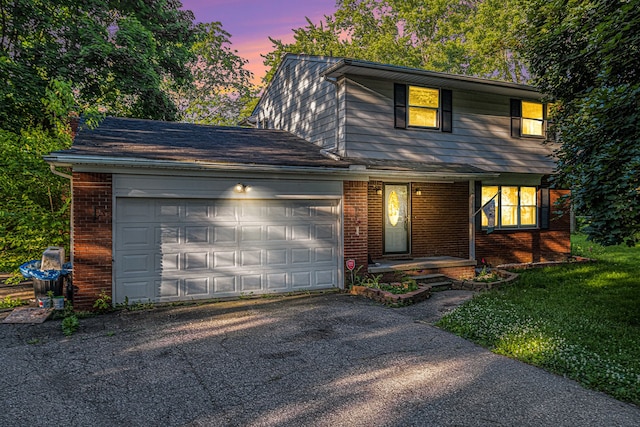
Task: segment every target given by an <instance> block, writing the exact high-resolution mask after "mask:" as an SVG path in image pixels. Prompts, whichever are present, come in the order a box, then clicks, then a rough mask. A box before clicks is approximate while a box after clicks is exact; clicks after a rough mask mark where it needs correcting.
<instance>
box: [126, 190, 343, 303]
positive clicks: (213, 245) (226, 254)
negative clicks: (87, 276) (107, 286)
mask: <svg viewBox="0 0 640 427" xmlns="http://www.w3.org/2000/svg"><path fill="white" fill-rule="evenodd" d="M116 212H117V213H116V234H115V237H116V241H115V249H116V251H115V253H116V257H115V266H114V270H115V278H116V285H115V298H114V300H115V302H117V303H121V302H123V301H124V300H125V297H126V298H127V299H128V301H130V302H135V301H147V300H151V301H153V302H168V301H177V300H191V299H201V298H216V297H227V296H242V295H251V294H264V293H275V292H289V291H298V290H314V289H326V288H331V287H335V286H337V285H338V264H339V263H338V254H339V238H338V225H339V214H338V212H339V211H338V201H337V200H287V201H282V200H198V199H186V200H185V199H144V198H118V199H117V202H116Z"/></svg>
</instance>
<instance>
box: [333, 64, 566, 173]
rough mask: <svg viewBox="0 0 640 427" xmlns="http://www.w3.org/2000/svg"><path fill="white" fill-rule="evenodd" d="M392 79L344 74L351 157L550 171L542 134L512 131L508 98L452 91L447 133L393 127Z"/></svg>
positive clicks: (347, 151) (551, 164)
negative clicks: (522, 134)
mask: <svg viewBox="0 0 640 427" xmlns="http://www.w3.org/2000/svg"><path fill="white" fill-rule="evenodd" d="M393 84H394V82H392V81H388V80H381V79H373V78H365V77H362V76H348V77H347V78H346V79H345V80H344V86H345V92H346V94H345V117H346V120H345V125H344V126H345V128H344V131H343V132H344V135H345V149H344V153H343V155H345V156H346V157H350V158H374V159H390V160H406V161H416V162H426V163H456V164H469V165H473V166H477V167H480V168H482V169H484V170H487V171H490V172H514V173H542V174H547V173H551V172H552V171H553V169H554V167H555V163H554V160H553V158H552V157H551V155H552V149H551V147H550V146H548V145H544V144H543V142H544V140H543V139H541V138H526V137H512V136H511V116H510V110H509V108H510V98H509V97H508V96H504V95H496V94H492V93H490V92H486V93H480V92H470V91H462V90H453V91H452V94H453V126H452V132H451V133H447V132H441V131H440V130H435V129H423V128H408V129H396V128H394V100H393V96H394V94H393Z"/></svg>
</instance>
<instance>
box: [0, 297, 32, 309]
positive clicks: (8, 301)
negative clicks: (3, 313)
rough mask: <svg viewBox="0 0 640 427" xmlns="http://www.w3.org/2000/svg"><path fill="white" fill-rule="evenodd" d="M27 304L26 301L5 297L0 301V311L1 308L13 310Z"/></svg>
mask: <svg viewBox="0 0 640 427" xmlns="http://www.w3.org/2000/svg"><path fill="white" fill-rule="evenodd" d="M26 304H29V303H28V302H26V301H22V300H21V299H20V298H11V297H10V296H6V297H4V298H3V299H1V300H0V309H3V308H15V307H20V306H21V305H26Z"/></svg>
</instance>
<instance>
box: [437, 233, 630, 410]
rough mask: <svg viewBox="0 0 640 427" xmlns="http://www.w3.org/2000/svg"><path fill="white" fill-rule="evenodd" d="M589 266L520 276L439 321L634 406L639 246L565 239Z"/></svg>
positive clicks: (555, 269) (521, 358) (483, 343)
mask: <svg viewBox="0 0 640 427" xmlns="http://www.w3.org/2000/svg"><path fill="white" fill-rule="evenodd" d="M572 247H573V254H574V255H581V256H586V257H590V258H593V259H596V260H597V262H595V263H588V264H567V265H564V266H559V267H549V268H541V269H533V270H527V271H522V272H520V273H521V275H520V278H519V279H518V281H517V282H516V283H515V284H513V285H510V286H509V287H507V288H505V289H502V290H496V291H490V292H485V293H482V294H480V295H479V296H477V297H476V298H474V299H473V300H471V301H469V302H468V303H466V304H464V305H463V306H461V307H459V308H458V309H457V310H455V311H454V312H452V313H451V314H449V315H448V316H446V317H444V318H443V319H442V320H441V321H440V322H439V323H438V326H440V327H441V328H443V329H446V330H449V331H451V332H453V333H455V334H458V335H460V336H462V337H464V338H467V339H470V340H472V341H474V342H476V343H478V344H480V345H482V346H485V347H487V348H489V349H491V350H492V351H493V352H495V353H498V354H502V355H505V356H508V357H512V358H515V359H518V360H522V361H524V362H527V363H530V364H532V365H536V366H540V367H542V368H544V369H547V370H549V371H552V372H555V373H557V374H560V375H564V376H566V377H569V378H573V379H575V380H577V381H579V382H580V383H581V384H583V385H584V386H585V387H588V388H592V389H595V390H600V391H603V392H605V393H608V394H610V395H612V396H614V397H615V398H617V399H620V400H624V401H628V402H633V403H635V404H640V247H636V248H628V247H626V246H615V247H607V248H603V247H601V246H598V245H595V244H593V243H590V242H587V241H586V239H585V238H584V236H581V235H576V236H573V238H572Z"/></svg>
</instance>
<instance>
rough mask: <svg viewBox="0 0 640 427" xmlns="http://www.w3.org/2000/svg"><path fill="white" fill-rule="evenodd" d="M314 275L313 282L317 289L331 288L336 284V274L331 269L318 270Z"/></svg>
mask: <svg viewBox="0 0 640 427" xmlns="http://www.w3.org/2000/svg"><path fill="white" fill-rule="evenodd" d="M315 275H316V280H315V282H316V285H317V286H318V287H327V286H332V285H333V284H334V283H336V272H335V270H333V269H327V270H318V271H316V272H315Z"/></svg>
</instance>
